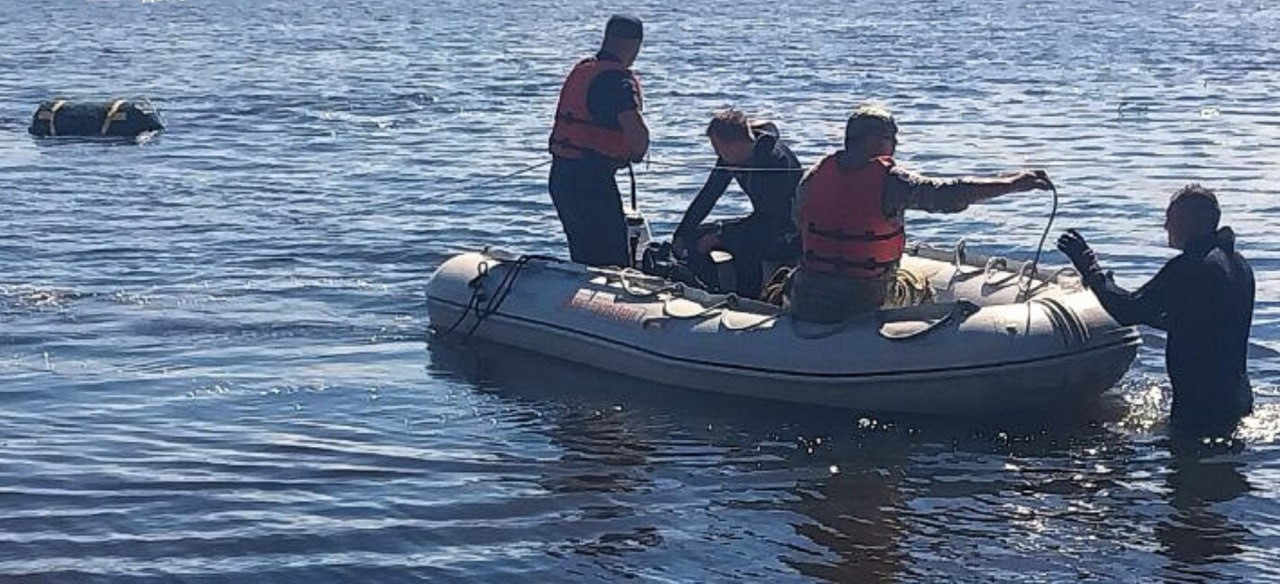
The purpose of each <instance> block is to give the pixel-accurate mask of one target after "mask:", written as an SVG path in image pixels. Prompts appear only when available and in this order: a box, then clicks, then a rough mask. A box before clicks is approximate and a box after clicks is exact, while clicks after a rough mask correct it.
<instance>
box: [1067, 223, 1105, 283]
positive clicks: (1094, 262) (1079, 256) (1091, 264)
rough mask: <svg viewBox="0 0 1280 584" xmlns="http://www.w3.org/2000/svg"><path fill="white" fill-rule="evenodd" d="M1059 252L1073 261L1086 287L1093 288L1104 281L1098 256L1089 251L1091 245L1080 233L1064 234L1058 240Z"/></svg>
mask: <svg viewBox="0 0 1280 584" xmlns="http://www.w3.org/2000/svg"><path fill="white" fill-rule="evenodd" d="M1058 250H1059V251H1061V252H1062V253H1063V254H1064V255H1066V256H1067V258H1069V259H1070V260H1071V264H1072V265H1074V266H1075V267H1076V271H1078V272H1080V277H1081V279H1083V280H1084V283H1085V285H1086V286H1093V285H1094V284H1096V283H1099V282H1101V281H1102V280H1103V279H1104V276H1103V273H1102V266H1099V265H1098V255H1097V254H1095V253H1093V250H1092V249H1089V244H1088V243H1086V242H1085V240H1084V236H1083V235H1080V232H1079V231H1076V230H1075V229H1068V230H1067V232H1066V233H1063V234H1062V237H1059V238H1058Z"/></svg>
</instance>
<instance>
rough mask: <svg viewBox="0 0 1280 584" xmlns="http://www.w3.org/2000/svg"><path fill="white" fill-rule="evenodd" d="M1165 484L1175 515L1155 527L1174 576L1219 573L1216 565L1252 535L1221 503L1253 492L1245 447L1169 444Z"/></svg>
mask: <svg viewBox="0 0 1280 584" xmlns="http://www.w3.org/2000/svg"><path fill="white" fill-rule="evenodd" d="M1171 449H1172V454H1173V457H1172V459H1171V460H1170V468H1169V471H1170V472H1169V475H1168V478H1167V481H1166V483H1165V486H1166V487H1167V489H1168V492H1169V504H1170V505H1171V506H1172V507H1173V513H1171V514H1170V515H1169V516H1168V517H1167V518H1165V519H1164V520H1162V521H1160V523H1159V524H1157V525H1156V527H1155V533H1156V537H1157V539H1158V540H1159V542H1160V546H1161V553H1162V554H1163V555H1165V556H1166V557H1167V558H1168V559H1169V563H1170V565H1169V569H1170V570H1171V572H1172V573H1173V574H1174V575H1175V578H1185V579H1190V580H1197V579H1200V578H1215V577H1218V576H1220V575H1219V574H1217V573H1216V572H1215V570H1214V568H1213V565H1214V564H1221V563H1224V562H1226V561H1228V560H1231V559H1233V558H1234V556H1236V555H1238V554H1240V553H1241V551H1242V546H1244V544H1245V543H1246V541H1247V540H1248V538H1249V532H1248V530H1246V529H1245V528H1244V527H1242V526H1240V525H1239V524H1237V523H1236V522H1234V521H1232V520H1231V519H1230V518H1229V517H1228V516H1227V515H1225V514H1224V513H1222V512H1220V511H1219V510H1218V509H1217V507H1218V506H1219V505H1221V504H1223V503H1226V502H1229V501H1231V500H1233V499H1235V498H1237V497H1239V496H1241V495H1243V494H1245V493H1248V492H1249V491H1250V490H1252V488H1251V486H1250V484H1249V481H1248V480H1247V479H1246V478H1245V476H1244V473H1243V472H1242V471H1243V469H1244V466H1245V465H1244V463H1243V462H1242V461H1240V460H1239V458H1238V455H1239V453H1240V451H1241V450H1242V449H1243V445H1241V444H1240V443H1238V442H1236V443H1234V444H1230V445H1225V444H1216V445H1213V444H1211V445H1204V444H1202V443H1190V444H1188V443H1181V444H1179V443H1174V444H1171Z"/></svg>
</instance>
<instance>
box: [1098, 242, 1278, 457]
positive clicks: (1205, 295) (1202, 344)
mask: <svg viewBox="0 0 1280 584" xmlns="http://www.w3.org/2000/svg"><path fill="white" fill-rule="evenodd" d="M1090 288H1091V289H1093V291H1094V293H1095V294H1097V296H1098V300H1099V301H1101V302H1102V306H1103V307H1104V308H1106V310H1107V312H1108V313H1110V314H1111V316H1112V317H1114V318H1115V319H1116V320H1117V321H1119V322H1121V323H1123V324H1145V325H1148V326H1152V327H1155V328H1158V329H1161V330H1164V331H1166V332H1167V333H1168V341H1167V347H1166V349H1165V366H1166V368H1167V369H1168V371H1169V379H1170V381H1171V382H1172V384H1173V413H1172V416H1171V420H1172V426H1173V427H1174V429H1175V430H1176V431H1180V430H1185V431H1189V432H1195V433H1198V434H1205V435H1208V434H1212V435H1222V434H1226V433H1230V431H1231V430H1232V429H1234V427H1235V425H1236V423H1237V422H1239V420H1240V418H1241V417H1243V416H1245V415H1248V414H1249V413H1250V412H1251V411H1252V410H1253V392H1252V390H1251V388H1250V385H1249V374H1248V371H1247V369H1246V358H1247V354H1248V350H1249V328H1250V326H1251V325H1252V322H1253V298H1254V281H1253V270H1252V269H1251V268H1250V267H1249V263H1248V262H1247V261H1245V259H1244V257H1243V256H1241V255H1240V254H1239V253H1238V252H1236V251H1235V236H1234V234H1233V233H1232V232H1231V229H1230V228H1223V229H1221V230H1219V231H1218V233H1217V234H1215V235H1213V236H1208V237H1203V238H1200V239H1197V240H1193V241H1191V242H1189V243H1188V244H1187V246H1186V249H1185V250H1184V251H1183V253H1182V254H1181V255H1179V256H1177V257H1175V258H1173V259H1172V260H1169V263H1167V264H1165V266H1164V268H1162V269H1161V270H1160V273H1158V274H1156V276H1155V277H1154V278H1152V279H1151V281H1150V282H1147V283H1146V284H1145V285H1143V286H1142V287H1141V288H1139V289H1138V290H1137V291H1134V292H1126V291H1124V290H1121V289H1120V288H1119V287H1118V286H1116V285H1115V283H1114V282H1113V281H1111V279H1110V278H1105V279H1103V278H1095V279H1094V281H1092V282H1090Z"/></svg>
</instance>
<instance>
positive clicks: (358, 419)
mask: <svg viewBox="0 0 1280 584" xmlns="http://www.w3.org/2000/svg"><path fill="white" fill-rule="evenodd" d="M4 7H5V8H7V10H4V11H3V12H4V16H3V17H0V65H3V66H0V103H2V104H3V110H2V113H0V204H2V205H3V212H0V265H2V266H3V270H2V271H0V580H3V581H58V582H61V581H81V580H123V579H128V580H145V579H152V580H155V581H164V582H169V581H174V580H175V579H178V578H182V579H186V580H191V581H235V582H241V581H245V580H246V578H247V579H249V580H250V581H304V580H305V581H311V582H318V581H376V582H393V581H408V580H416V579H428V580H434V579H439V580H445V579H470V580H478V581H492V580H497V579H499V578H504V579H515V580H530V581H560V580H575V581H592V580H613V579H622V578H624V577H626V578H640V579H644V580H654V581H677V582H686V581H717V580H757V581H805V580H819V581H821V580H830V581H862V580H878V579H902V580H923V581H949V580H971V579H975V580H989V579H1009V580H1032V581H1057V580H1075V579H1095V580H1105V581H1115V580H1123V581H1130V580H1142V581H1145V580H1164V579H1169V580H1199V579H1202V578H1215V579H1230V578H1235V579H1241V580H1246V579H1247V580H1260V579H1276V578H1280V552H1277V551H1275V550H1276V549H1277V546H1278V545H1280V531H1278V529H1277V527H1276V526H1277V525H1278V522H1280V505H1277V501H1276V495H1275V493H1276V492H1277V490H1278V489H1280V391H1278V390H1277V385H1278V384H1280V353H1278V351H1280V305H1278V303H1277V297H1278V295H1277V292H1278V291H1280V261H1278V260H1280V244H1277V243H1276V241H1275V239H1274V237H1273V234H1274V233H1275V232H1276V231H1277V230H1278V229H1280V220H1278V219H1277V211H1278V210H1280V205H1277V201H1278V199H1277V197H1276V195H1275V184H1276V183H1277V182H1280V165H1277V164H1276V162H1277V161H1278V159H1280V154H1277V153H1280V144H1278V143H1277V142H1278V139H1280V115H1277V113H1276V108H1275V104H1276V102H1275V98H1274V97H1273V96H1274V95H1277V94H1278V93H1280V73H1278V71H1280V67H1278V65H1280V61H1278V60H1277V57H1276V55H1278V54H1280V53H1278V52H1277V49H1280V40H1277V39H1278V38H1280V37H1277V35H1276V34H1275V31H1276V30H1277V28H1278V27H1280V6H1278V5H1275V4H1274V3H1272V2H1269V1H1267V0H1236V1H1231V0H1224V1H1223V2H1214V3H1195V2H1190V1H1181V0H1167V1H1159V2H1155V1H1153V2H1125V1H1120V2H1116V1H1105V2H1104V1H1102V0H1082V1H1080V2H1072V3H1058V2H1046V1H1017V2H1015V1H992V2H984V3H977V2H965V1H962V0H943V1H941V2H934V1H926V0H907V1H905V2H901V3H897V4H896V5H889V4H886V3H878V4H872V3H867V2H858V3H826V4H824V3H817V2H813V1H812V0H799V1H798V2H791V3H783V4H778V3H769V2H763V1H761V0H745V1H744V2H739V3H736V4H729V5H718V6H712V5H710V4H706V3H699V2H684V3H678V2H670V1H667V0H642V1H641V2H640V3H638V4H636V5H635V6H634V11H635V12H636V13H637V14H639V15H641V16H642V17H643V18H644V19H645V21H646V26H647V34H648V40H647V41H646V46H645V52H644V53H643V54H642V56H641V59H640V61H639V63H638V69H639V71H640V72H641V74H642V75H643V76H644V79H645V88H646V96H647V98H648V104H649V111H648V112H647V113H648V119H649V120H650V123H651V125H652V126H653V128H654V137H655V141H654V145H653V149H652V158H653V163H652V164H651V165H650V166H649V167H648V168H647V169H642V172H641V173H640V176H639V181H640V187H641V191H642V206H643V207H644V209H645V210H646V211H647V212H648V213H649V215H650V216H651V218H653V219H654V220H655V223H656V227H657V230H658V231H659V232H661V233H664V234H665V233H669V231H670V229H671V227H672V226H673V225H674V223H675V221H676V220H677V219H678V218H679V213H680V212H681V211H682V210H683V206H684V204H685V203H686V202H687V201H688V199H689V198H690V197H691V196H692V194H693V192H694V191H695V190H696V188H697V187H698V186H699V185H700V184H701V181H702V178H703V176H702V171H700V170H696V169H694V168H692V167H696V166H698V165H706V164H709V163H710V162H711V160H712V157H711V155H710V153H709V149H708V147H707V146H706V144H705V143H704V140H703V139H702V138H700V136H701V133H702V129H703V127H704V123H705V120H706V119H707V116H708V115H709V114H710V112H712V111H713V110H715V109H716V108H719V107H723V106H726V105H729V104H735V105H737V106H739V107H742V108H746V109H747V110H748V111H750V112H753V113H756V114H760V115H767V116H770V117H773V118H774V119H776V120H777V121H778V122H779V124H780V125H781V127H782V128H783V132H784V136H785V137H786V138H788V139H789V140H790V141H791V142H792V143H793V144H794V146H795V149H796V151H797V152H798V153H799V154H800V155H801V157H802V159H804V160H805V161H806V162H812V161H814V160H816V159H817V157H818V156H819V155H821V154H822V153H823V152H824V151H826V150H827V149H829V148H831V147H833V146H834V144H835V143H836V142H837V140H838V139H839V135H840V131H841V129H842V127H841V124H842V119H843V116H844V115H845V113H846V112H847V111H848V109H849V108H850V107H851V105H853V104H854V103H856V102H857V101H860V100H862V99H865V98H873V97H874V98H879V99H881V100H883V101H885V102H886V103H888V104H889V105H890V106H891V107H892V108H893V109H894V110H895V112H896V113H897V114H898V116H899V120H900V124H901V125H902V128H903V135H902V138H903V144H902V148H901V152H900V154H901V158H902V159H903V160H904V161H905V162H906V163H907V164H909V165H910V166H912V167H914V168H917V169H921V170H927V171H932V172H935V173H941V174H946V173H968V172H985V171H994V170H1004V169H1010V168H1017V167H1022V166H1043V167H1045V168H1047V169H1049V171H1050V173H1051V174H1052V175H1053V176H1054V177H1055V179H1056V181H1057V182H1058V184H1059V185H1061V187H1062V194H1063V201H1062V212H1061V214H1060V217H1059V221H1060V223H1059V225H1062V226H1066V225H1075V226H1081V227H1083V228H1085V231H1086V233H1087V234H1088V235H1089V236H1090V237H1091V239H1092V240H1093V241H1095V242H1096V244H1097V247H1098V249H1099V251H1100V252H1101V253H1102V255H1103V256H1104V260H1105V261H1106V262H1107V263H1108V265H1109V267H1112V268H1114V269H1116V270H1117V272H1118V275H1119V276H1120V279H1121V280H1123V281H1125V282H1128V283H1138V282H1140V281H1141V280H1142V278H1143V277H1145V276H1146V275H1149V274H1151V273H1153V272H1154V271H1155V270H1156V269H1157V268H1158V266H1159V265H1160V264H1161V262H1163V261H1164V260H1165V259H1166V258H1168V257H1170V255H1171V252H1170V251H1169V250H1167V249H1165V248H1164V247H1163V246H1162V238H1163V233H1162V231H1161V228H1160V226H1161V216H1160V212H1161V211H1162V209H1163V205H1164V203H1165V201H1166V197H1167V193H1169V192H1171V191H1172V190H1173V189H1174V188H1176V187H1177V186H1180V185H1181V184H1182V183H1184V182H1187V181H1189V180H1200V181H1203V182H1205V183H1206V184H1208V185H1210V186H1212V187H1214V188H1216V189H1218V191H1219V193H1220V195H1221V196H1222V199H1223V206H1224V210H1225V214H1226V217H1227V219H1228V222H1229V223H1231V224H1232V225H1233V226H1235V228H1236V230H1237V231H1238V232H1239V233H1240V235H1241V239H1242V242H1241V247H1242V249H1243V250H1244V253H1245V254H1246V255H1247V256H1248V257H1250V258H1251V259H1252V260H1253V262H1254V266H1255V269H1256V271H1257V274H1258V280H1259V282H1258V287H1259V290H1258V298H1259V304H1258V307H1257V312H1256V317H1255V328H1254V346H1253V349H1254V358H1253V361H1252V363H1251V374H1252V375H1253V379H1254V383H1255V392H1256V393H1257V396H1258V412H1257V414H1255V415H1254V416H1253V417H1252V418H1250V419H1249V420H1247V422H1246V424H1245V427H1244V430H1243V431H1242V434H1243V437H1244V440H1243V442H1244V446H1243V448H1242V449H1238V451H1235V452H1227V453H1223V454H1218V455H1215V456H1211V457H1182V456H1174V455H1173V454H1171V453H1170V451H1169V449H1168V448H1167V446H1166V445H1165V444H1163V443H1162V441H1161V436H1162V433H1163V426H1162V422H1161V420H1162V419H1163V416H1164V412H1165V411H1166V410H1167V401H1166V400H1167V396H1166V394H1167V379H1166V378H1165V376H1164V374H1163V368H1162V358H1161V353H1160V349H1161V348H1162V346H1163V343H1162V340H1161V337H1160V336H1159V335H1158V334H1156V333H1148V334H1146V335H1145V340H1146V341H1147V347H1146V348H1145V349H1143V351H1142V353H1141V354H1140V356H1139V360H1138V362H1137V363H1135V365H1134V367H1133V370H1132V372H1131V375H1130V376H1129V378H1128V379H1127V380H1126V381H1125V382H1124V383H1123V384H1122V385H1121V386H1120V387H1119V388H1117V391H1116V392H1114V395H1113V396H1111V397H1108V398H1107V399H1104V400H1100V401H1099V402H1098V403H1093V404H1083V405H1082V406H1081V408H1080V411H1079V412H1072V413H1055V414H1054V415H1053V416H1052V417H1049V416H1046V417H1044V418H1037V419H1030V418H1026V419H1001V420H988V421H963V422H944V421H939V420H907V419H884V418H878V419H877V418H869V417H863V416H861V415H859V414H856V413H852V412H828V411H821V410H819V411H814V410H809V409H803V408H790V407H779V406H776V405H772V404H758V403H747V402H737V401H731V400H726V399H722V398H714V397H707V396H698V395H691V394H687V393H684V392H680V391H676V390H672V389H669V388H656V387H646V386H642V385H641V386H637V385H636V384H633V383H629V382H626V381H623V380H619V379H616V378H609V377H601V376H599V375H597V374H591V373H587V372H583V371H579V370H575V369H573V368H569V367H565V366H561V365H553V364H548V363H546V362H545V360H534V359H532V358H529V357H527V356H521V355H511V354H507V353H508V352H496V351H486V350H471V351H457V350H455V349H450V348H446V347H439V346H434V345H430V344H429V343H428V339H427V336H426V333H425V331H426V328H427V326H428V324H429V323H427V322H426V311H425V307H424V304H423V288H424V285H425V282H426V279H427V278H428V276H429V275H430V273H431V270H432V269H433V268H434V267H435V266H437V265H438V264H439V263H440V262H441V261H442V260H443V259H444V258H446V257H448V256H449V255H450V254H452V253H454V252H457V251H459V250H464V249H471V248H475V247H477V246H480V245H483V244H486V243H499V244H501V245H503V246H506V247H510V248H515V249H520V250H524V251H531V252H543V253H546V252H551V253H562V249H561V248H562V238H561V235H560V232H559V230H558V224H557V223H556V222H555V216H554V211H553V209H552V207H551V205H550V203H549V200H548V197H547V196H546V192H545V175H544V174H543V171H542V170H539V171H537V172H534V173H531V174H529V175H526V176H521V177H518V178H515V179H511V180H507V181H503V182H500V183H493V184H484V185H478V184H476V183H475V182H473V181H476V180H477V179H479V178H483V177H492V176H497V175H500V174H502V173H505V172H508V171H510V170H514V169H516V168H519V167H521V166H524V165H528V164H533V163H536V162H539V161H541V160H544V156H543V154H542V147H543V145H544V144H545V135H546V131H547V125H548V122H549V117H550V111H551V109H552V107H553V104H552V102H553V100H554V94H555V91H556V89H557V87H558V83H559V82H560V79H561V75H562V74H563V73H564V71H565V70H566V68H567V67H568V65H569V64H571V62H572V61H573V60H574V59H575V58H577V57H578V56H580V55H582V54H584V53H585V52H587V51H588V50H589V49H590V47H591V46H592V45H593V44H594V43H595V42H596V41H597V37H598V34H599V29H600V27H601V26H602V23H603V21H604V19H605V18H606V17H607V15H608V13H609V8H608V7H606V6H605V5H602V4H599V3H593V2H579V1H573V2H550V1H546V0H534V1H530V2H512V1H507V0H501V1H496V2H488V3H480V4H479V5H473V4H472V3H469V2H464V1H461V0H437V1H435V2H410V1H408V0H370V1H367V2H360V3H356V2H337V1H328V2H325V1H312V2H283V1H280V0H267V1H265V2H250V1H247V0H239V1H236V0H230V1H225V2H204V1H194V0H193V1H188V2H103V1H95V2H85V1H78V0H67V1H64V2H47V3H19V2H17V1H16V0H7V2H6V3H4ZM116 94H124V95H138V94H143V95H148V96H150V97H152V98H153V99H154V100H155V102H156V104H157V105H158V106H159V107H160V108H161V109H162V110H163V112H164V113H165V114H166V115H167V118H168V121H169V124H170V130H169V131H168V132H167V133H166V134H164V135H163V136H162V137H161V138H160V139H158V140H155V141H152V142H150V143H147V144H145V145H142V146H136V145H118V144H101V143H92V142H89V143H86V142H79V143H58V144H53V143H45V142H35V141H33V140H31V139H30V138H29V137H27V136H26V135H25V128H26V125H27V123H28V120H29V118H28V116H29V115H30V113H31V112H32V111H34V109H35V106H36V104H37V103H38V102H39V101H41V100H43V99H46V98H49V97H51V96H54V95H70V96H76V97H83V98H101V99H105V98H106V97H109V96H112V95H116ZM744 206H745V198H744V197H736V198H735V197H728V198H727V199H726V201H725V202H724V203H723V204H722V208H721V211H722V212H724V213H726V214H727V213H733V212H740V211H741V210H742V209H743V208H744ZM1048 207H1049V200H1048V199H1047V198H1045V197H1044V196H1041V195H1037V194H1027V195H1018V196H1010V197H1008V198H1006V199H1003V200H997V201H993V202H991V203H990V204H986V205H983V206H981V207H978V208H975V209H973V210H972V211H971V212H969V213H967V214H964V215H961V216H947V217H931V216H925V215H917V216H913V217H911V219H910V222H911V229H912V231H913V233H914V235H916V236H917V237H919V238H921V239H925V240H929V241H934V242H938V243H947V242H950V241H954V240H956V239H958V238H959V237H961V236H964V237H966V238H967V239H968V240H969V242H970V245H976V246H979V247H981V248H983V249H985V250H986V251H991V252H995V253H1002V254H1007V255H1012V256H1017V257H1027V256H1029V255H1030V254H1031V253H1032V251H1033V248H1034V246H1035V243H1036V240H1037V238H1038V236H1039V230H1040V229H1041V228H1042V225H1043V222H1044V220H1045V216H1046V213H1047V210H1048Z"/></svg>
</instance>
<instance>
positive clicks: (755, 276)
mask: <svg viewBox="0 0 1280 584" xmlns="http://www.w3.org/2000/svg"><path fill="white" fill-rule="evenodd" d="M707 138H708V139H709V140H710V141H711V148H712V149H713V150H715V153H716V165H715V167H714V168H712V169H711V174H710V175H708V176H707V182H706V184H704V185H703V186H702V190H700V191H698V194H697V196H695V197H694V198H693V202H692V203H690V204H689V208H688V210H686V211H685V213H684V219H682V220H681V221H680V226H679V227H678V228H677V229H676V232H675V236H674V237H673V238H672V247H673V248H674V250H675V253H676V255H678V256H681V257H687V258H688V262H689V265H690V267H691V268H692V269H693V270H694V272H695V273H697V274H699V275H704V274H708V273H713V272H714V267H713V266H712V263H711V255H710V252H711V251H712V250H724V251H727V252H729V253H731V254H733V258H734V259H733V265H734V269H735V271H736V272H737V276H736V278H735V280H736V284H737V285H736V288H737V289H736V290H732V291H736V292H737V293H739V294H742V295H745V296H750V297H752V298H755V297H757V296H759V295H760V287H761V281H762V279H763V278H762V269H763V263H764V262H765V261H767V260H768V261H775V262H778V263H780V264H783V265H795V261H796V256H798V255H799V240H798V239H797V237H796V232H795V224H794V223H793V222H792V221H791V206H792V203H793V202H794V201H795V196H796V185H797V184H799V182H800V177H801V175H802V174H803V173H804V169H803V168H802V167H801V166H800V161H799V160H797V159H796V155H795V154H794V153H793V152H791V149H790V148H788V147H787V145H786V144H784V143H782V140H781V139H780V138H779V135H778V127H777V126H776V125H775V124H773V123H771V122H761V121H753V120H750V119H748V118H747V115H746V114H744V113H742V112H741V111H738V110H734V109H729V110H725V111H722V112H719V113H717V114H716V115H715V117H713V118H711V123H710V124H709V125H708V126H707ZM735 180H736V181H737V182H738V187H739V188H741V189H742V191H743V192H744V193H746V194H747V197H748V198H749V199H750V200H751V214H750V215H747V216H746V217H743V218H741V219H733V220H727V221H720V222H717V223H714V224H710V225H702V224H701V223H702V221H703V220H704V219H706V218H707V215H708V214H710V213H711V209H712V207H715V205H716V202H717V201H719V200H720V197H721V196H722V195H724V192H725V190H727V189H728V188H729V183H730V182H731V181H735ZM723 291H731V290H723Z"/></svg>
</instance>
